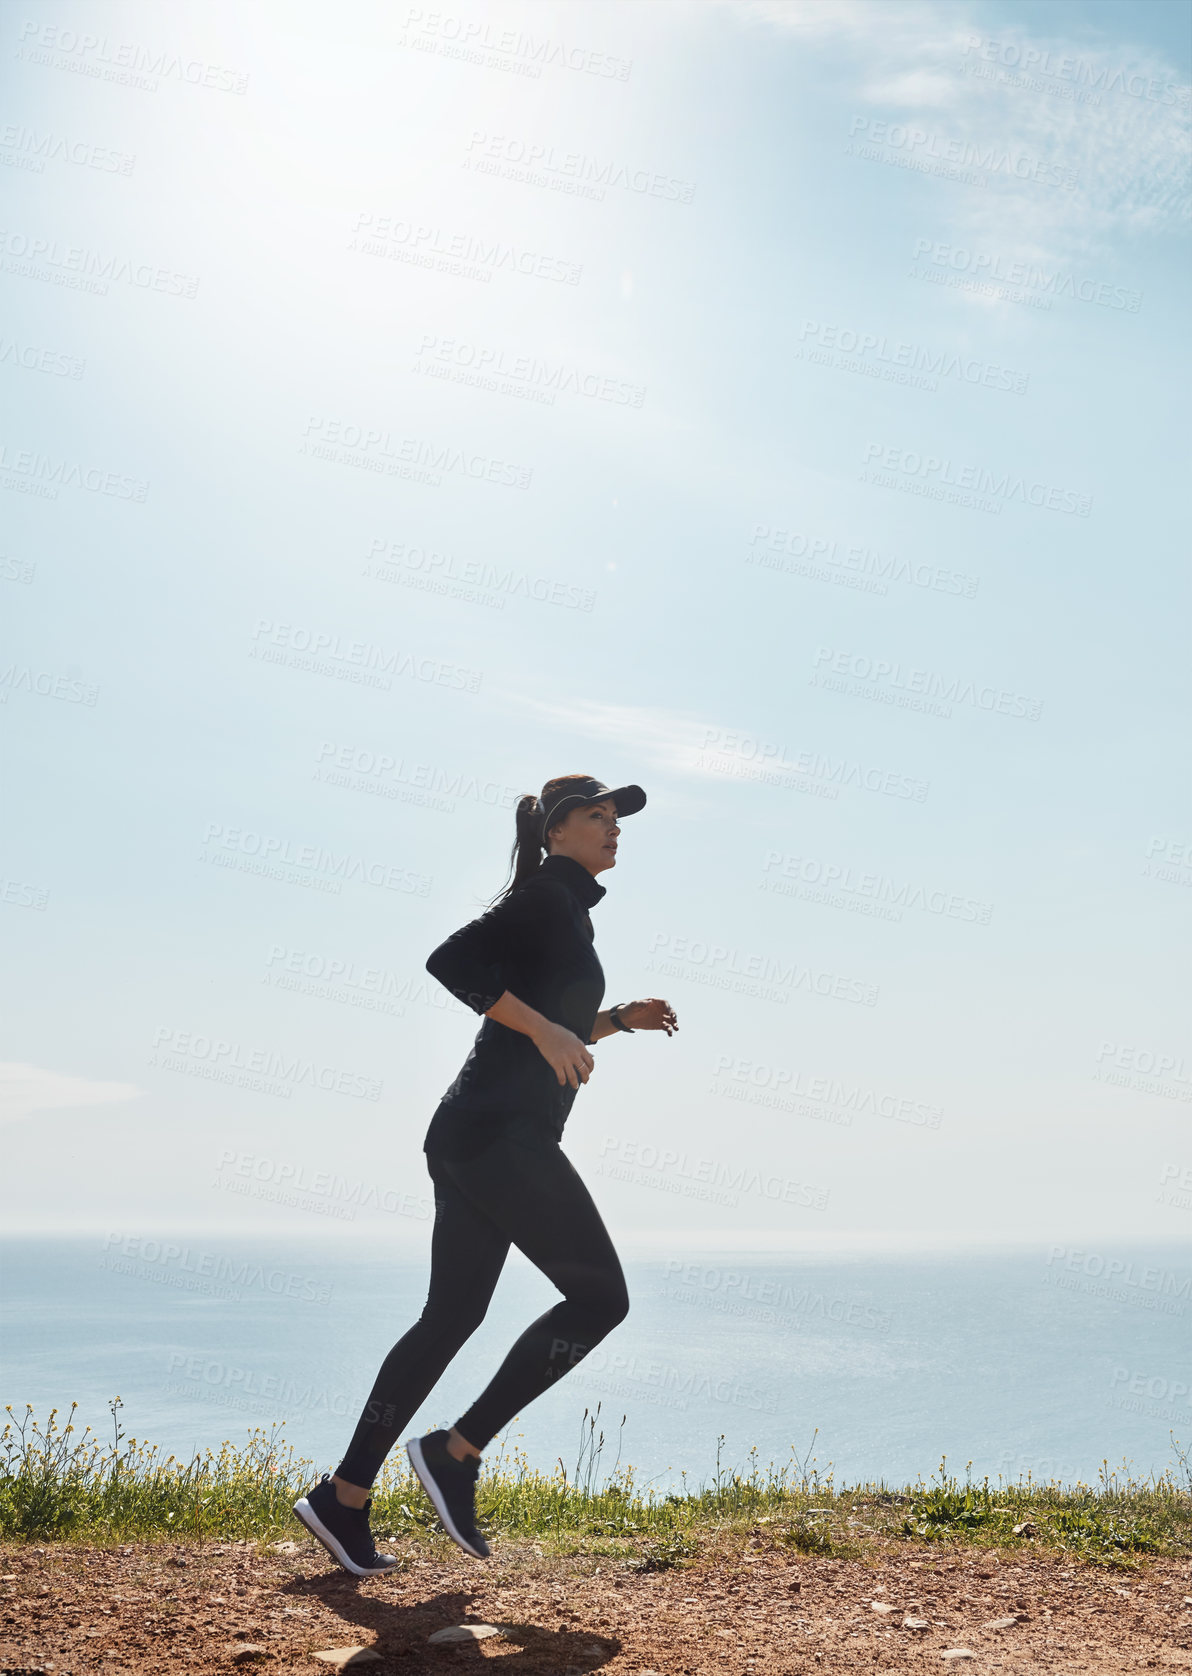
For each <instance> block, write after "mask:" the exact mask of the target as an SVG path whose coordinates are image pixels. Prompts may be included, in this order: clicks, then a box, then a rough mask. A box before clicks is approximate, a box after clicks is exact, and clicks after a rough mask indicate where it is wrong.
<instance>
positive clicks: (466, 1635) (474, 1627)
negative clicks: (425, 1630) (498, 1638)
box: [426, 1624, 505, 1642]
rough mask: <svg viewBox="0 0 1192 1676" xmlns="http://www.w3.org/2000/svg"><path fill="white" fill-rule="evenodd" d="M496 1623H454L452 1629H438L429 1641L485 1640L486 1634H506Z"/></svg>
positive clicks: (429, 1636) (428, 1637)
mask: <svg viewBox="0 0 1192 1676" xmlns="http://www.w3.org/2000/svg"><path fill="white" fill-rule="evenodd" d="M504 1633H505V1631H504V1630H503V1629H498V1628H497V1627H496V1625H495V1624H452V1625H451V1627H450V1629H437V1630H436V1631H435V1632H434V1634H433V1635H428V1636H427V1638H426V1639H427V1640H428V1641H435V1642H438V1641H483V1640H484V1637H485V1636H486V1635H504Z"/></svg>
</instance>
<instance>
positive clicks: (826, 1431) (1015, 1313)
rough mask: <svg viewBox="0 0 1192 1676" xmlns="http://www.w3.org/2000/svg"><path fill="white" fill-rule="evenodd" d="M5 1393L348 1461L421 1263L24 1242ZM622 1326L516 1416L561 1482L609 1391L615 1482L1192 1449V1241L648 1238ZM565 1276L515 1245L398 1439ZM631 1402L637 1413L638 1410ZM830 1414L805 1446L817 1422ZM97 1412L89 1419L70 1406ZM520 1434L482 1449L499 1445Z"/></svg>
mask: <svg viewBox="0 0 1192 1676" xmlns="http://www.w3.org/2000/svg"><path fill="white" fill-rule="evenodd" d="M0 1261H2V1263H3V1271H2V1272H3V1371H2V1375H0V1395H2V1400H3V1401H4V1402H6V1403H11V1404H12V1405H13V1409H14V1412H15V1413H16V1414H17V1415H19V1414H21V1413H23V1411H24V1405H25V1404H26V1403H27V1402H28V1403H31V1404H32V1405H33V1408H34V1410H35V1412H36V1415H37V1417H38V1418H39V1419H40V1420H42V1421H43V1422H44V1420H45V1417H46V1415H47V1414H48V1411H49V1409H50V1408H52V1407H55V1406H56V1407H57V1408H58V1409H59V1411H60V1414H59V1420H60V1421H62V1420H63V1419H64V1418H65V1415H66V1411H67V1410H68V1409H69V1407H70V1404H71V1402H72V1401H77V1402H78V1403H79V1405H80V1411H79V1414H78V1415H77V1416H76V1424H79V1423H80V1422H83V1423H88V1424H90V1425H91V1426H92V1428H93V1429H94V1430H95V1431H96V1432H97V1433H98V1434H99V1435H100V1436H101V1438H102V1437H105V1436H110V1433H111V1419H110V1415H109V1413H108V1407H107V1405H108V1402H109V1400H110V1399H111V1398H113V1397H115V1396H117V1395H119V1396H120V1397H121V1398H122V1399H123V1409H122V1411H121V1421H122V1424H123V1425H124V1427H125V1431H126V1434H127V1435H128V1436H132V1437H136V1438H138V1439H142V1438H143V1439H146V1440H148V1441H149V1442H151V1443H155V1444H159V1445H161V1446H162V1448H163V1452H164V1453H166V1454H169V1453H173V1454H175V1455H178V1456H181V1457H184V1458H186V1457H189V1455H190V1454H191V1452H192V1451H194V1450H196V1449H198V1450H202V1449H205V1448H206V1447H208V1446H209V1445H210V1446H215V1447H218V1445H219V1444H220V1443H221V1442H222V1441H223V1440H224V1439H225V1438H231V1439H233V1440H234V1441H243V1440H244V1439H245V1437H246V1435H247V1433H248V1431H249V1430H250V1429H251V1428H253V1427H257V1426H260V1427H265V1428H269V1427H271V1426H272V1425H273V1423H274V1422H278V1421H284V1422H285V1426H284V1431H283V1432H282V1436H283V1438H284V1439H286V1440H288V1441H289V1442H290V1443H291V1444H292V1446H293V1447H294V1449H295V1450H296V1452H297V1453H298V1454H299V1455H302V1456H306V1457H308V1458H310V1459H311V1460H312V1461H314V1462H315V1463H316V1464H317V1466H318V1468H319V1470H330V1469H332V1468H334V1466H335V1465H336V1464H337V1462H338V1459H339V1455H340V1453H341V1452H342V1450H343V1448H344V1446H345V1445H346V1443H347V1440H348V1437H349V1436H350V1434H351V1431H352V1428H353V1426H354V1424H355V1421H356V1418H357V1416H358V1414H359V1411H360V1408H361V1406H362V1404H363V1402H364V1400H365V1398H366V1397H367V1395H368V1391H369V1387H370V1385H371V1382H372V1378H373V1375H374V1373H375V1370H376V1367H377V1365H378V1364H379V1362H380V1360H381V1358H382V1357H383V1356H384V1355H385V1353H386V1352H387V1351H388V1349H389V1348H390V1346H391V1345H392V1344H393V1342H394V1341H395V1340H396V1339H397V1338H399V1337H400V1336H401V1334H402V1333H403V1332H404V1331H405V1330H406V1328H407V1327H408V1326H409V1325H410V1323H411V1322H412V1321H413V1320H414V1319H415V1318H416V1317H417V1315H418V1313H419V1311H420V1310H421V1308H422V1304H423V1300H424V1298H425V1293H426V1276H427V1262H426V1260H425V1259H415V1260H411V1259H410V1257H409V1256H403V1257H401V1258H399V1259H397V1260H395V1259H394V1257H393V1254H392V1251H391V1250H390V1249H387V1248H386V1247H385V1246H384V1245H383V1244H382V1243H381V1242H380V1241H378V1242H377V1243H376V1244H375V1245H371V1244H370V1245H363V1244H361V1243H359V1242H357V1243H339V1244H335V1243H332V1242H330V1241H329V1240H327V1239H313V1240H309V1241H305V1242H303V1241H300V1240H298V1239H292V1240H290V1241H288V1242H284V1243H279V1242H278V1241H277V1240H271V1241H268V1242H265V1241H260V1242H250V1241H246V1240H235V1241H230V1240H229V1241H224V1240H219V1239H216V1238H214V1237H211V1238H205V1237H204V1236H201V1235H200V1236H196V1237H191V1238H187V1237H186V1236H176V1237H175V1240H174V1242H173V1243H172V1244H167V1243H165V1242H164V1241H162V1242H156V1241H151V1240H143V1241H141V1242H140V1244H139V1245H137V1244H136V1242H133V1243H132V1244H131V1245H129V1246H127V1247H125V1246H122V1245H120V1244H114V1245H109V1244H108V1243H107V1242H106V1241H105V1240H104V1239H103V1238H102V1237H94V1238H80V1239H70V1240H65V1239H9V1240H5V1241H3V1242H0ZM625 1269H626V1274H627V1276H628V1280H629V1289H630V1295H631V1298H632V1307H631V1310H630V1314H629V1316H628V1319H627V1320H626V1321H625V1322H624V1323H623V1324H622V1325H621V1326H620V1327H618V1328H617V1329H616V1331H615V1332H614V1333H613V1334H611V1335H610V1337H609V1338H608V1339H606V1340H605V1341H604V1343H603V1344H602V1345H600V1346H598V1347H597V1348H596V1349H595V1350H593V1351H592V1352H591V1354H590V1355H589V1356H588V1358H587V1360H586V1361H584V1362H582V1363H580V1364H579V1365H578V1366H577V1367H576V1368H575V1370H574V1371H573V1372H572V1373H571V1374H569V1375H568V1377H567V1378H566V1379H565V1380H563V1381H562V1382H561V1383H560V1384H559V1385H558V1386H557V1387H556V1388H555V1389H553V1390H551V1391H549V1392H547V1393H546V1394H545V1395H544V1396H542V1397H540V1398H539V1399H538V1400H537V1401H536V1402H534V1403H533V1404H532V1405H530V1407H528V1408H527V1409H526V1410H525V1411H524V1412H523V1413H522V1414H521V1415H520V1417H519V1418H518V1419H517V1420H515V1421H514V1422H513V1423H512V1425H511V1426H510V1427H509V1428H508V1431H507V1432H506V1433H505V1434H503V1437H504V1442H505V1444H506V1448H507V1449H511V1448H517V1449H521V1450H524V1451H525V1452H526V1454H527V1455H528V1457H529V1459H530V1462H531V1464H532V1465H534V1466H537V1467H539V1468H541V1469H542V1470H544V1471H550V1470H551V1469H552V1468H554V1466H555V1463H556V1459H557V1458H558V1457H561V1458H562V1460H563V1463H564V1465H565V1466H566V1467H567V1470H568V1472H569V1473H570V1472H571V1471H572V1469H573V1468H574V1467H575V1465H576V1462H577V1458H578V1456H579V1453H580V1446H581V1438H582V1437H583V1435H584V1423H583V1414H584V1409H585V1407H586V1408H587V1409H589V1410H590V1411H594V1410H596V1407H597V1404H599V1405H600V1408H599V1417H598V1424H599V1426H600V1427H602V1428H603V1430H604V1432H605V1444H604V1450H603V1453H602V1455H601V1457H600V1468H599V1474H598V1475H599V1476H603V1475H604V1473H605V1472H606V1471H607V1470H609V1469H611V1467H612V1466H613V1463H614V1460H615V1457H616V1455H617V1452H618V1445H619V1447H620V1455H621V1464H622V1466H624V1465H625V1464H626V1463H631V1464H632V1465H633V1467H634V1471H635V1477H636V1481H637V1484H638V1486H639V1487H644V1486H645V1485H646V1484H647V1483H651V1484H654V1485H657V1486H658V1487H659V1488H668V1487H675V1488H681V1487H682V1483H683V1479H682V1474H683V1473H684V1472H686V1474H687V1479H686V1482H687V1484H688V1485H689V1486H692V1487H694V1486H696V1485H698V1484H699V1483H701V1482H706V1481H709V1480H710V1479H711V1478H712V1476H713V1474H714V1472H715V1469H716V1455H717V1447H718V1442H719V1440H720V1439H721V1437H723V1444H721V1445H720V1447H721V1450H722V1454H721V1464H722V1467H727V1468H730V1469H731V1468H737V1469H740V1468H744V1469H746V1470H748V1468H749V1465H750V1454H749V1452H750V1449H751V1448H752V1447H753V1446H756V1448H757V1455H756V1457H755V1459H756V1461H757V1462H758V1463H759V1464H760V1466H761V1469H762V1470H763V1471H764V1470H765V1468H766V1467H767V1466H768V1465H769V1463H771V1462H773V1463H774V1464H775V1466H780V1465H782V1464H783V1463H786V1462H789V1461H791V1460H792V1458H793V1456H795V1455H797V1456H798V1457H800V1458H803V1457H806V1455H807V1454H808V1451H809V1449H810V1451H811V1454H812V1455H813V1457H814V1458H815V1459H816V1461H817V1462H818V1465H819V1468H820V1471H821V1473H823V1472H826V1470H827V1468H828V1464H829V1463H830V1462H831V1463H834V1469H835V1474H836V1478H837V1481H838V1482H841V1481H853V1480H857V1479H874V1480H882V1479H884V1480H885V1481H886V1482H887V1483H888V1484H899V1485H900V1484H903V1483H906V1482H911V1481H913V1480H914V1479H915V1478H916V1477H917V1476H919V1475H920V1474H921V1475H922V1476H923V1477H924V1478H927V1477H929V1476H930V1474H931V1473H932V1472H933V1471H934V1470H935V1469H936V1468H937V1466H938V1464H939V1460H940V1457H941V1455H947V1457H948V1465H949V1470H952V1469H959V1471H960V1473H961V1474H962V1475H963V1471H964V1467H965V1464H966V1462H968V1461H970V1460H971V1461H972V1463H973V1471H974V1473H975V1474H976V1475H978V1476H980V1475H982V1474H985V1473H988V1474H989V1475H990V1476H991V1477H995V1476H996V1475H997V1474H998V1473H1001V1474H1003V1475H1004V1476H1006V1477H1009V1478H1017V1477H1019V1476H1025V1475H1026V1473H1027V1472H1028V1471H1029V1472H1031V1473H1033V1474H1034V1475H1035V1476H1036V1477H1040V1476H1042V1477H1052V1476H1054V1477H1059V1478H1063V1479H1065V1480H1075V1479H1077V1478H1083V1479H1085V1480H1095V1478H1096V1475H1097V1473H1098V1471H1099V1469H1100V1465H1101V1462H1102V1460H1103V1459H1106V1458H1107V1459H1108V1460H1109V1462H1110V1465H1111V1466H1117V1467H1120V1466H1121V1464H1122V1461H1123V1458H1125V1459H1126V1460H1127V1461H1128V1462H1129V1463H1130V1464H1131V1466H1132V1468H1133V1470H1134V1471H1135V1472H1136V1473H1139V1474H1146V1473H1148V1472H1150V1471H1152V1470H1154V1471H1162V1470H1163V1469H1164V1468H1165V1467H1167V1466H1168V1465H1172V1464H1174V1459H1175V1457H1174V1454H1173V1451H1172V1445H1171V1438H1170V1434H1171V1433H1172V1432H1174V1433H1175V1435H1176V1437H1177V1438H1178V1439H1179V1440H1180V1441H1181V1442H1182V1443H1183V1444H1184V1446H1185V1447H1188V1446H1189V1445H1192V1405H1190V1396H1189V1388H1190V1387H1192V1332H1190V1331H1189V1328H1190V1325H1192V1247H1188V1246H1180V1247H1162V1248H1160V1247H1147V1248H1141V1249H1134V1250H1125V1249H1123V1250H1111V1249H1109V1248H1105V1249H1104V1250H1098V1251H1093V1250H1086V1249H1081V1250H1080V1251H1076V1250H1075V1248H1068V1247H1065V1248H1062V1249H1061V1248H1056V1247H1049V1246H1040V1247H1039V1249H1038V1250H1037V1251H1019V1252H1016V1253H1014V1254H1013V1255H1004V1254H1002V1255H979V1256H978V1255H972V1254H968V1255H961V1254H943V1255H939V1254H933V1255H930V1256H928V1255H916V1256H910V1255H905V1254H900V1255H883V1254H876V1255H875V1254H873V1253H867V1254H865V1255H864V1256H856V1257H844V1256H840V1255H839V1254H836V1255H833V1256H831V1257H826V1256H803V1255H798V1256H793V1255H789V1254H784V1255H783V1256H781V1257H779V1258H775V1257H772V1256H771V1257H759V1256H755V1255H748V1256H732V1255H724V1254H718V1255H716V1256H708V1255H706V1254H705V1255H701V1256H691V1255H687V1254H683V1255H679V1254H676V1255H675V1256H674V1257H670V1258H668V1257H666V1256H658V1257H656V1258H651V1259H648V1260H647V1259H638V1260H627V1261H626V1263H625ZM557 1296H558V1294H557V1293H556V1292H555V1291H554V1289H553V1287H551V1286H550V1284H549V1283H548V1282H547V1281H546V1280H545V1279H544V1278H543V1277H542V1276H541V1275H539V1274H538V1273H537V1271H536V1270H534V1269H532V1268H531V1267H530V1266H529V1265H528V1264H527V1263H526V1262H525V1261H524V1259H522V1258H521V1257H520V1255H518V1254H516V1253H514V1254H513V1255H511V1257H510V1260H509V1262H508V1263H507V1265H506V1269H505V1272H504V1274H503V1275H502V1278H501V1282H500V1285H499V1286H498V1289H497V1293H496V1296H495V1298H494V1300H493V1303H492V1306H491V1308H490V1311H489V1315H488V1318H487V1320H486V1321H485V1322H484V1324H483V1326H482V1327H481V1328H480V1329H479V1330H478V1331H477V1332H476V1334H475V1335H474V1336H473V1338H472V1339H471V1340H470V1341H469V1342H468V1343H467V1344H466V1345H465V1346H464V1348H463V1350H462V1351H461V1352H460V1354H459V1356H458V1357H457V1358H456V1360H455V1362H454V1363H453V1364H452V1366H451V1367H450V1368H449V1369H448V1370H447V1372H446V1373H445V1374H444V1376H443V1378H442V1380H441V1381H440V1383H439V1385H438V1386H437V1387H436V1389H435V1390H434V1392H433V1393H432V1394H431V1397H430V1399H429V1401H428V1402H427V1403H426V1404H425V1405H424V1407H423V1408H422V1409H421V1410H420V1411H419V1413H418V1414H417V1415H415V1416H413V1417H412V1420H411V1423H410V1425H409V1426H408V1427H407V1428H406V1429H405V1430H404V1431H403V1434H402V1435H403V1436H408V1435H410V1433H411V1432H413V1431H415V1430H426V1429H428V1428H429V1427H431V1426H434V1425H441V1424H449V1423H451V1422H452V1421H453V1420H454V1419H455V1418H456V1417H457V1415H459V1414H460V1413H461V1412H462V1411H463V1409H464V1408H465V1407H466V1406H467V1405H468V1403H469V1402H470V1401H471V1400H472V1399H473V1398H474V1397H475V1396H476V1395H477V1394H478V1392H479V1391H480V1390H481V1389H482V1388H483V1386H484V1385H485V1384H486V1383H487V1381H488V1379H489V1377H490V1376H491V1374H492V1372H493V1371H494V1370H495V1368H496V1366H497V1365H498V1363H499V1361H500V1359H501V1357H502V1356H503V1355H504V1353H505V1351H506V1349H507V1348H508V1346H509V1344H510V1343H511V1342H512V1340H513V1339H514V1338H515V1337H516V1336H517V1334H518V1333H519V1332H520V1331H521V1330H522V1328H523V1327H524V1326H525V1325H526V1324H527V1323H528V1322H529V1321H531V1320H532V1319H533V1318H534V1317H535V1316H537V1315H538V1314H540V1313H541V1312H542V1311H543V1310H544V1309H546V1308H549V1306H550V1305H551V1303H552V1302H554V1301H555V1299H556V1298H557ZM622 1415H625V1416H626V1419H625V1423H624V1426H623V1427H622V1425H621V1417H622ZM817 1428H818V1436H816V1437H815V1442H814V1447H812V1439H813V1435H814V1434H815V1433H816V1431H817ZM80 1429H81V1425H80ZM501 1442H502V1438H498V1439H497V1440H496V1441H495V1442H494V1443H493V1445H492V1446H491V1449H490V1452H489V1453H490V1455H494V1454H496V1453H497V1452H498V1449H499V1447H500V1444H501Z"/></svg>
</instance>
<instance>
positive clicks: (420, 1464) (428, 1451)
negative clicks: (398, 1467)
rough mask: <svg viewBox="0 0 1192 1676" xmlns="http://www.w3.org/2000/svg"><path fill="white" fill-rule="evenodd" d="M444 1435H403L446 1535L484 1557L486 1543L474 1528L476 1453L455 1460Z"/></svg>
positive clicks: (414, 1466) (478, 1474) (478, 1458)
mask: <svg viewBox="0 0 1192 1676" xmlns="http://www.w3.org/2000/svg"><path fill="white" fill-rule="evenodd" d="M447 1437H448V1434H447V1432H445V1431H437V1432H427V1434H426V1436H425V1437H411V1438H407V1439H406V1449H407V1451H408V1453H409V1456H410V1462H411V1464H412V1466H413V1468H414V1471H415V1472H416V1473H417V1474H418V1476H419V1478H420V1479H421V1480H422V1487H423V1489H424V1490H425V1491H426V1493H427V1495H428V1496H429V1497H430V1499H431V1501H433V1502H434V1504H435V1512H436V1513H437V1514H438V1515H439V1518H440V1519H441V1520H442V1521H443V1529H444V1530H445V1531H446V1532H447V1535H448V1536H450V1537H452V1538H453V1539H454V1540H455V1541H456V1542H458V1543H459V1545H460V1547H461V1548H462V1549H463V1551H464V1553H465V1554H474V1555H475V1556H476V1558H477V1559H478V1560H484V1559H487V1558H488V1543H487V1542H486V1541H485V1540H484V1538H483V1537H482V1536H481V1534H480V1532H479V1531H478V1530H477V1529H476V1480H477V1478H478V1477H479V1476H480V1456H479V1455H465V1456H464V1458H463V1460H462V1461H457V1460H456V1458H455V1456H454V1455H453V1454H451V1452H450V1450H449V1449H448V1448H447Z"/></svg>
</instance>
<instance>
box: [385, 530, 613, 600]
mask: <svg viewBox="0 0 1192 1676" xmlns="http://www.w3.org/2000/svg"><path fill="white" fill-rule="evenodd" d="M361 574H362V575H364V576H371V577H374V578H375V579H376V580H377V581H378V582H394V583H396V584H398V586H400V587H406V588H415V589H417V590H418V591H419V592H421V593H430V594H446V595H448V596H450V597H451V598H453V599H464V600H468V601H469V602H470V603H472V604H476V605H487V606H489V607H490V608H491V609H493V610H496V611H503V610H504V609H505V602H506V600H509V599H527V600H534V601H536V603H537V604H539V605H556V606H560V607H562V608H563V609H564V610H567V611H591V609H592V607H593V606H594V605H595V603H596V595H595V593H594V592H593V590H592V589H591V588H582V587H580V586H578V585H577V584H576V583H573V582H563V581H560V580H559V579H558V578H555V577H548V576H529V575H527V574H526V572H525V571H524V570H518V569H517V568H516V566H514V565H510V564H507V563H506V562H505V561H504V560H496V559H461V558H459V557H458V556H457V555H456V554H455V553H447V552H441V551H439V550H438V549H437V548H434V547H423V546H421V545H420V544H418V543H417V542H407V541H387V540H385V539H384V538H383V537H381V536H376V537H374V538H373V540H372V541H370V543H369V547H368V556H367V559H366V562H365V565H364V569H363V571H362V573H361Z"/></svg>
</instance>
